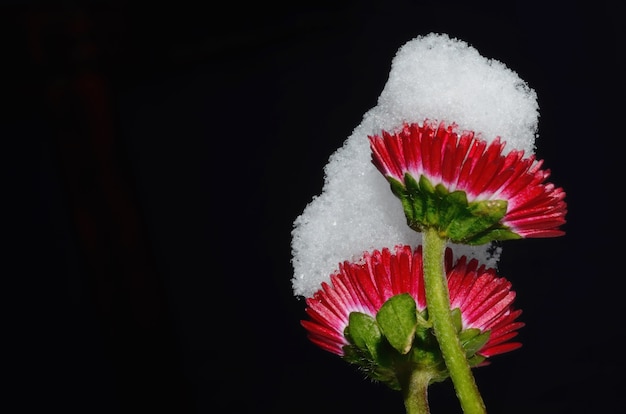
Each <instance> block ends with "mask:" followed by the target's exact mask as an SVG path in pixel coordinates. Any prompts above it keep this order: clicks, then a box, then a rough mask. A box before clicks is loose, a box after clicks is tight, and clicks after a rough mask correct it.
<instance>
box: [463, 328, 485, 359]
mask: <svg viewBox="0 0 626 414" xmlns="http://www.w3.org/2000/svg"><path fill="white" fill-rule="evenodd" d="M489 336H490V331H485V332H482V333H481V331H480V329H478V328H469V329H466V330H464V331H462V332H461V333H459V341H460V342H461V345H462V346H463V349H465V354H466V356H467V357H468V358H469V357H471V356H473V355H474V354H475V353H476V352H478V351H479V350H480V349H481V348H482V347H483V346H485V344H486V343H487V341H488V340H489Z"/></svg>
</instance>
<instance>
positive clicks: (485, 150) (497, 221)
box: [369, 120, 567, 245]
mask: <svg viewBox="0 0 626 414" xmlns="http://www.w3.org/2000/svg"><path fill="white" fill-rule="evenodd" d="M369 139H370V148H371V150H372V163H373V164H374V165H375V166H376V168H377V169H378V170H379V171H380V172H381V173H382V174H383V175H384V176H385V177H386V178H387V180H388V181H389V183H390V185H391V189H392V191H393V193H394V194H395V195H396V196H397V197H398V198H399V199H400V200H401V201H402V205H403V208H404V212H405V215H406V218H407V223H408V225H409V226H410V227H411V228H413V229H414V230H416V231H420V232H421V231H423V230H424V229H425V228H435V229H437V231H438V233H439V235H440V237H442V238H446V239H449V240H451V241H453V242H455V243H463V244H472V245H477V244H484V243H488V242H490V241H493V240H510V239H519V238H530V237H556V236H561V235H563V234H564V232H563V231H562V230H560V229H559V227H560V226H561V225H562V224H564V223H565V214H566V212H567V208H566V203H565V201H564V198H565V192H564V191H563V189H562V188H557V187H555V186H554V184H551V183H547V182H545V181H546V179H547V178H548V177H549V176H550V171H549V170H546V169H542V168H541V167H542V164H543V161H536V160H535V157H534V155H531V156H530V157H527V158H524V152H523V151H518V150H511V151H509V152H508V153H507V154H506V155H505V154H504V153H503V149H504V146H505V143H504V142H501V141H500V138H499V137H498V138H496V139H495V140H494V141H493V142H491V143H487V142H486V141H483V140H480V139H478V138H477V137H476V136H475V133H474V132H472V131H463V132H461V133H459V132H457V126H456V125H455V124H451V125H446V124H445V123H444V122H441V123H439V124H438V125H436V123H435V122H432V121H429V120H426V121H424V122H423V124H422V125H419V124H417V123H412V124H405V125H404V126H403V128H402V129H401V130H400V131H399V132H397V133H389V132H387V131H383V132H382V134H381V135H376V136H370V137H369Z"/></svg>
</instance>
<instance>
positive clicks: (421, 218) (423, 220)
mask: <svg viewBox="0 0 626 414" xmlns="http://www.w3.org/2000/svg"><path fill="white" fill-rule="evenodd" d="M387 180H388V181H389V184H390V186H391V191H392V193H393V194H394V195H395V196H396V197H398V198H399V199H400V201H401V203H402V208H403V210H404V214H405V216H406V220H407V224H408V226H409V227H410V228H412V229H413V230H415V231H418V232H422V231H424V230H425V229H426V228H435V229H436V230H437V232H438V233H439V235H440V236H441V237H443V238H447V239H449V240H450V241H452V242H453V243H462V244H470V245H479V244H485V243H489V242H491V241H494V240H513V239H519V238H521V236H520V235H518V234H517V233H515V232H513V231H511V230H510V229H508V228H507V227H506V226H504V225H503V224H502V223H501V220H502V219H503V218H504V216H505V215H506V211H507V206H508V202H507V201H506V200H482V201H472V202H468V200H467V195H466V193H465V192H464V191H460V190H456V191H452V192H450V191H449V190H448V189H447V188H446V187H445V186H444V185H442V184H437V185H433V184H432V183H431V182H430V180H428V178H426V176H424V175H420V176H419V179H418V180H416V179H415V178H414V177H413V176H411V175H410V174H408V173H405V175H404V177H403V182H401V181H399V180H397V179H395V178H391V177H387Z"/></svg>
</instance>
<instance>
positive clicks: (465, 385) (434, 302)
mask: <svg viewBox="0 0 626 414" xmlns="http://www.w3.org/2000/svg"><path fill="white" fill-rule="evenodd" d="M445 249H446V239H444V238H441V237H440V236H439V234H438V232H437V230H435V229H433V228H428V229H426V230H425V231H424V233H423V255H424V286H425V290H426V301H427V303H428V315H429V319H430V321H431V322H432V324H433V329H434V333H435V336H436V338H437V341H438V342H439V347H440V349H441V354H442V356H443V360H444V361H445V364H446V367H447V368H448V372H449V374H450V378H451V379H452V383H453V384H454V388H455V390H456V394H457V397H458V399H459V402H460V404H461V407H462V409H463V412H464V413H465V414H485V413H486V409H485V404H484V402H483V399H482V397H481V395H480V392H479V391H478V387H477V386H476V381H475V380H474V376H473V374H472V370H471V367H470V365H469V363H468V361H467V357H466V355H465V351H464V349H463V347H462V345H461V343H460V341H459V338H458V334H457V331H456V328H455V326H454V322H453V319H452V314H451V313H450V297H449V292H448V285H447V280H446V272H445V269H444V254H445ZM416 399H417V397H416ZM418 403H419V401H417V402H415V404H418ZM405 405H406V400H405ZM408 408H409V405H407V413H408V414H410V412H409V411H408ZM416 412H419V411H416ZM425 412H428V411H425Z"/></svg>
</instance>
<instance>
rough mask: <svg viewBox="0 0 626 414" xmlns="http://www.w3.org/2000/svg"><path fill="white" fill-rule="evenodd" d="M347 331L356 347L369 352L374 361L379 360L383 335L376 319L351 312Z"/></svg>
mask: <svg viewBox="0 0 626 414" xmlns="http://www.w3.org/2000/svg"><path fill="white" fill-rule="evenodd" d="M346 331H347V332H345V334H346V336H349V338H350V340H351V342H352V343H353V344H354V345H356V346H357V347H359V348H360V349H362V350H363V351H367V352H368V356H369V357H370V358H372V359H373V360H378V357H379V354H380V352H379V350H380V346H381V344H382V342H383V334H382V332H381V331H380V328H379V327H378V324H377V323H376V319H374V318H372V317H371V316H369V315H366V314H364V313H361V312H351V313H350V315H349V317H348V326H347V327H346Z"/></svg>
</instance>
